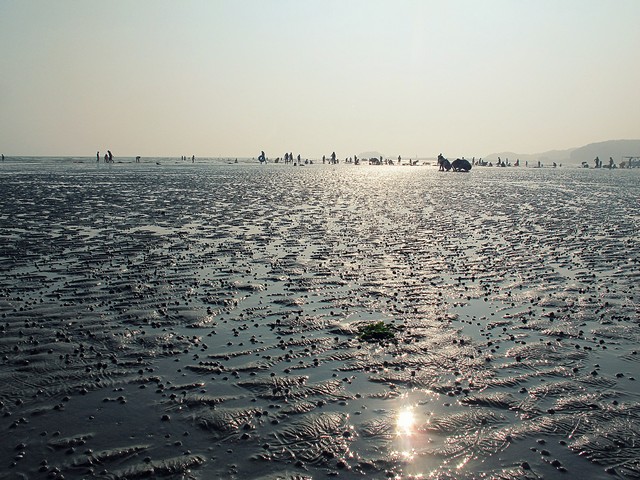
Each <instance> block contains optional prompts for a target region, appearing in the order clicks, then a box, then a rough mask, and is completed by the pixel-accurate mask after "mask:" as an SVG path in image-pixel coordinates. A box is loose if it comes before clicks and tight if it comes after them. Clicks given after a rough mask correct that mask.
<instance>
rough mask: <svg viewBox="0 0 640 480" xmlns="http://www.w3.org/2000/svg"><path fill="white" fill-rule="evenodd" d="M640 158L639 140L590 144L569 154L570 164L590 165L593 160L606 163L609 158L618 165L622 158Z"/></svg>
mask: <svg viewBox="0 0 640 480" xmlns="http://www.w3.org/2000/svg"><path fill="white" fill-rule="evenodd" d="M629 156H634V157H635V156H640V140H609V141H608V142H599V143H590V144H589V145H585V146H584V147H580V148H576V149H574V150H573V151H572V152H571V155H570V159H571V163H582V162H589V163H591V162H592V161H593V159H594V158H596V157H600V160H602V161H603V162H606V161H607V160H608V159H609V157H612V158H613V161H614V162H615V163H620V161H622V160H623V157H629Z"/></svg>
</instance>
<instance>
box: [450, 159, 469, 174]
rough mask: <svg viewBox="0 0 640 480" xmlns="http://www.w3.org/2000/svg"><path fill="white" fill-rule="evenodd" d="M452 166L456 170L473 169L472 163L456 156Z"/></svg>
mask: <svg viewBox="0 0 640 480" xmlns="http://www.w3.org/2000/svg"><path fill="white" fill-rule="evenodd" d="M451 168H453V171H454V172H468V171H469V170H471V163H470V162H469V160H466V159H464V158H456V159H455V160H454V161H453V162H451Z"/></svg>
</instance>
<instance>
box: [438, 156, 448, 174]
mask: <svg viewBox="0 0 640 480" xmlns="http://www.w3.org/2000/svg"><path fill="white" fill-rule="evenodd" d="M438 170H439V171H441V172H444V171H445V170H446V171H447V172H448V171H449V170H451V162H450V161H449V160H447V159H446V158H444V157H443V156H442V154H440V155H438Z"/></svg>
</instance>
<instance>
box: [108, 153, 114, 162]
mask: <svg viewBox="0 0 640 480" xmlns="http://www.w3.org/2000/svg"><path fill="white" fill-rule="evenodd" d="M107 155H109V163H113V155H112V154H111V150H107Z"/></svg>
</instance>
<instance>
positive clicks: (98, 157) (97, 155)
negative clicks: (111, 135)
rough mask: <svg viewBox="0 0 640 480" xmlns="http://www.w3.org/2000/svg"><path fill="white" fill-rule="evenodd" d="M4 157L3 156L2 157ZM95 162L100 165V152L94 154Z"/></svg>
mask: <svg viewBox="0 0 640 480" xmlns="http://www.w3.org/2000/svg"><path fill="white" fill-rule="evenodd" d="M3 157H4V155H3ZM96 162H98V163H100V151H97V152H96Z"/></svg>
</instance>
